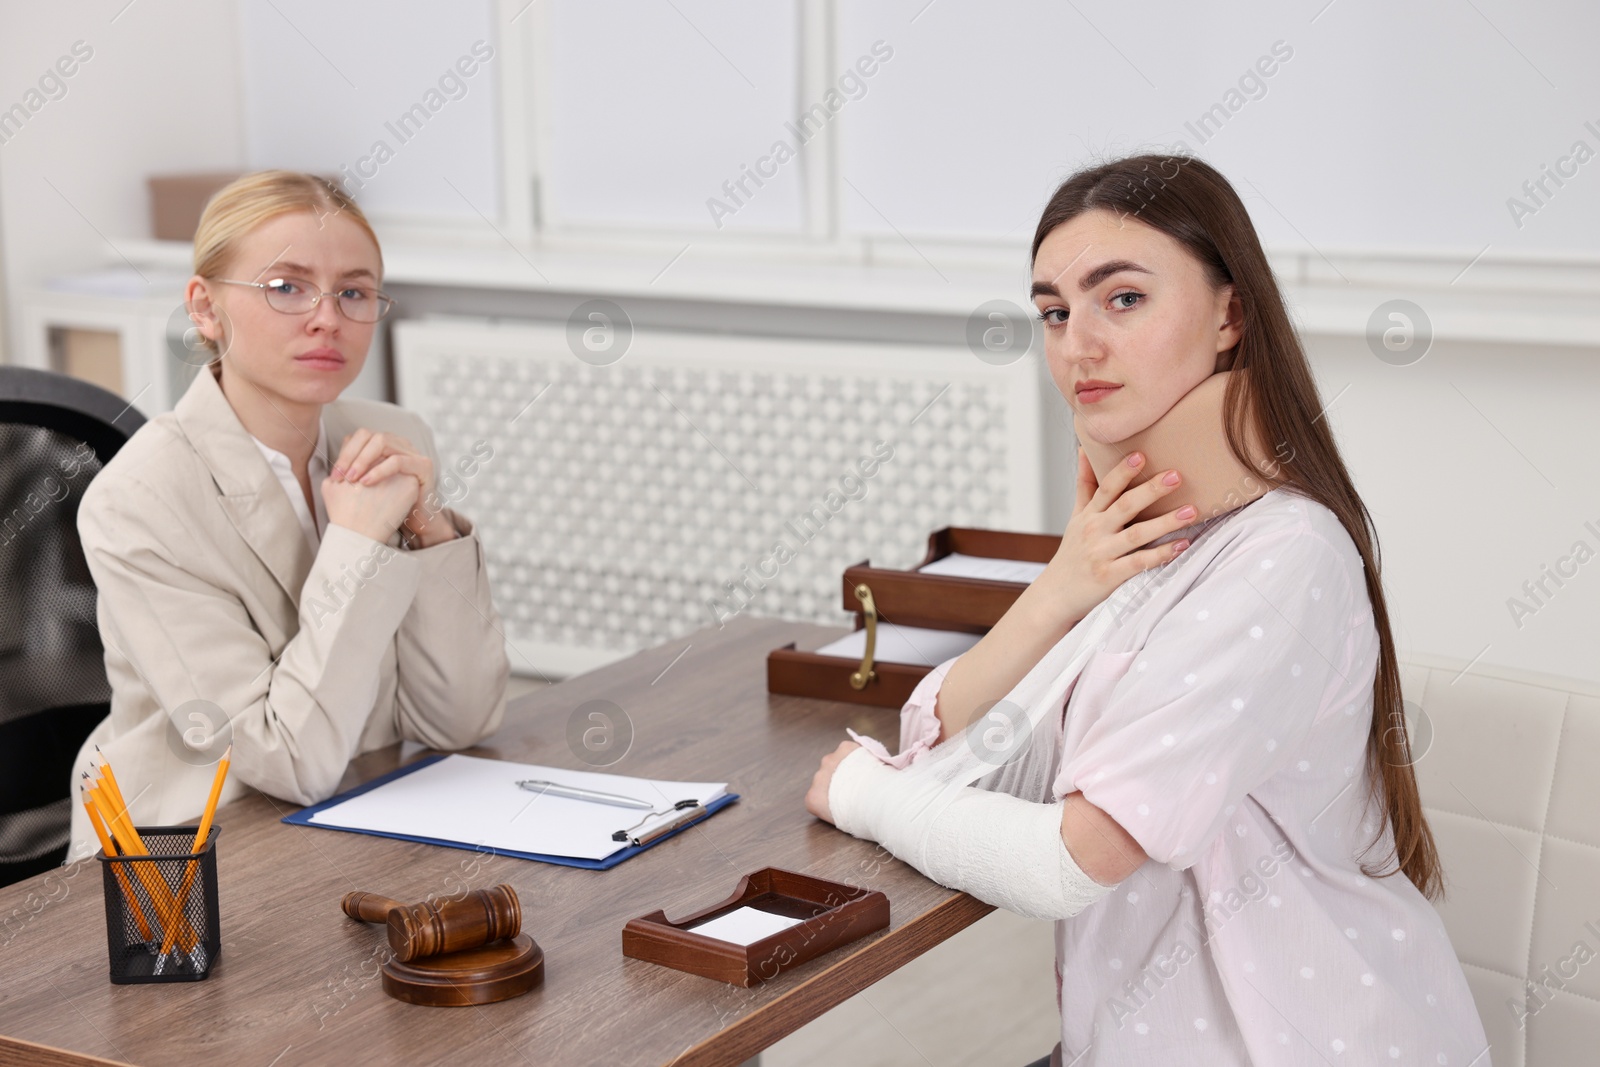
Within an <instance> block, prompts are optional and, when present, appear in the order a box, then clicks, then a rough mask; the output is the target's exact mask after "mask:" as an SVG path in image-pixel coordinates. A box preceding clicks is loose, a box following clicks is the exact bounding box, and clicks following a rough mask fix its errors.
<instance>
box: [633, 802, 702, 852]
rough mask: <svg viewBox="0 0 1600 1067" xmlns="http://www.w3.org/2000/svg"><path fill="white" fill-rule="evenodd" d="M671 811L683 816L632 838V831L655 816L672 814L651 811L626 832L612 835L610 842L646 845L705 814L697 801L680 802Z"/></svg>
mask: <svg viewBox="0 0 1600 1067" xmlns="http://www.w3.org/2000/svg"><path fill="white" fill-rule="evenodd" d="M672 811H681V812H683V814H682V815H680V816H678V817H677V818H676V819H673V820H671V821H670V822H665V823H662V824H661V825H660V826H657V827H655V828H654V829H652V830H647V831H645V832H644V833H642V834H639V835H638V836H634V833H633V831H635V830H637V829H638V828H639V827H641V826H643V825H644V824H645V823H647V822H649V821H650V820H651V819H652V818H654V817H655V816H656V815H658V814H660V815H670V814H671V813H672V812H654V811H652V812H651V813H650V814H649V815H646V816H645V817H644V818H642V819H640V820H639V821H638V822H636V823H634V824H633V825H632V826H630V827H628V828H627V829H626V830H618V831H617V832H616V833H614V834H612V835H611V840H613V841H626V842H627V843H628V844H630V845H648V844H649V843H650V842H652V841H654V840H655V839H656V838H658V837H665V836H666V835H667V834H670V833H672V831H674V830H677V829H679V828H681V827H684V826H688V825H689V824H690V823H692V822H694V821H696V820H697V819H700V818H702V817H703V816H704V815H705V813H706V809H705V805H703V804H701V803H700V802H699V801H698V800H680V801H678V802H677V803H676V804H674V805H673V806H672Z"/></svg>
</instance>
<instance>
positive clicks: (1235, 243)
mask: <svg viewBox="0 0 1600 1067" xmlns="http://www.w3.org/2000/svg"><path fill="white" fill-rule="evenodd" d="M1093 210H1104V211H1112V212H1115V213H1116V214H1117V215H1118V216H1119V217H1125V216H1131V217H1133V218H1135V219H1137V220H1138V221H1140V222H1143V223H1145V224H1146V225H1149V226H1152V227H1154V228H1155V229H1157V230H1160V231H1161V232H1162V233H1165V234H1166V235H1167V236H1169V237H1171V238H1173V239H1174V240H1176V241H1177V242H1178V243H1179V244H1181V245H1183V246H1184V247H1185V248H1186V249H1188V251H1189V253H1190V254H1191V255H1193V256H1194V258H1195V259H1196V260H1198V261H1199V262H1200V264H1201V265H1202V266H1203V267H1204V269H1205V271H1206V276H1207V278H1208V280H1209V281H1210V283H1211V286H1212V288H1213V290H1218V289H1220V288H1221V287H1222V286H1224V285H1232V286H1233V287H1234V292H1235V293H1236V294H1237V295H1238V297H1239V301H1240V304H1241V306H1242V308H1243V332H1242V334H1241V335H1240V338H1239V343H1238V344H1237V345H1236V346H1235V347H1234V349H1233V350H1232V355H1231V362H1227V363H1226V365H1225V366H1223V367H1221V368H1219V369H1224V370H1248V371H1249V372H1250V373H1249V374H1234V375H1230V376H1229V379H1230V380H1229V383H1228V389H1227V392H1226V394H1225V396H1224V400H1223V405H1224V406H1223V410H1224V412H1225V416H1226V433H1227V438H1228V448H1229V451H1231V452H1232V453H1233V455H1234V457H1235V458H1236V459H1238V460H1239V462H1240V463H1243V464H1244V465H1245V466H1246V467H1247V468H1249V469H1252V470H1257V471H1261V475H1262V481H1263V483H1264V484H1265V485H1266V486H1267V488H1268V489H1276V488H1278V487H1280V486H1290V487H1292V488H1294V489H1295V490H1297V491H1298V492H1300V493H1301V494H1303V495H1305V496H1307V497H1309V498H1310V499H1312V500H1315V501H1317V502H1319V503H1321V504H1323V505H1324V506H1326V507H1327V508H1328V509H1329V510H1330V511H1332V512H1333V513H1334V514H1335V515H1337V516H1339V521H1340V522H1341V523H1343V524H1344V528H1345V530H1346V531H1348V532H1349V534H1350V539H1351V540H1352V541H1354V542H1355V545H1356V548H1357V549H1358V550H1359V551H1360V552H1361V559H1362V563H1363V566H1364V569H1365V574H1366V582H1367V596H1368V598H1369V599H1370V600H1371V601H1372V617H1373V621H1374V623H1375V624H1376V626H1377V630H1378V648H1379V652H1378V671H1377V676H1376V678H1375V679H1374V681H1373V690H1372V697H1373V699H1372V730H1371V732H1370V733H1369V734H1368V737H1367V758H1366V765H1367V777H1368V781H1369V783H1370V788H1369V790H1368V794H1367V805H1368V810H1370V809H1371V807H1372V806H1373V805H1378V806H1380V807H1385V808H1386V809H1387V818H1388V822H1389V825H1390V826H1391V827H1392V828H1393V831H1394V850H1393V852H1391V853H1390V855H1389V856H1387V857H1385V858H1384V860H1383V862H1382V863H1381V864H1379V865H1378V867H1377V868H1368V867H1367V866H1366V865H1365V864H1363V866H1362V870H1363V871H1365V872H1366V874H1368V875H1369V876H1372V877H1388V876H1390V875H1392V874H1394V873H1396V872H1397V871H1404V872H1405V875H1406V877H1407V878H1409V879H1410V880H1411V882H1412V884H1413V885H1415V886H1416V887H1417V889H1419V890H1420V891H1421V892H1422V894H1423V896H1425V897H1427V898H1428V899H1430V900H1432V899H1436V898H1439V897H1441V896H1443V893H1444V879H1443V872H1442V871H1441V869H1440V865H1439V853H1438V850H1437V848H1435V846H1434V841H1433V833H1432V831H1431V830H1429V828H1428V821H1427V818H1426V817H1425V816H1424V814H1423V811H1422V799H1421V796H1420V795H1419V794H1418V792H1417V779H1416V774H1415V772H1414V771H1413V770H1412V762H1413V760H1412V756H1411V742H1410V738H1409V737H1408V735H1407V732H1406V729H1405V727H1404V723H1405V706H1404V703H1403V700H1402V697H1401V694H1400V671H1399V665H1398V662H1397V660H1396V658H1395V650H1394V637H1393V635H1392V634H1391V633H1390V630H1389V612H1388V608H1387V606H1386V605H1385V603H1384V597H1383V580H1382V573H1381V570H1380V564H1381V557H1380V554H1379V549H1378V538H1377V533H1376V528H1375V526H1374V524H1373V522H1372V516H1371V515H1370V514H1369V513H1368V511H1367V506H1366V504H1365V503H1363V502H1362V500H1361V497H1360V495H1359V494H1358V493H1357V492H1356V489H1355V485H1354V483H1353V482H1352V481H1351V479H1350V472H1349V471H1348V470H1346V469H1345V465H1344V460H1343V459H1342V458H1341V457H1340V455H1339V448H1338V446H1337V445H1336V444H1335V443H1334V439H1333V434H1332V433H1331V432H1330V431H1329V429H1328V420H1326V419H1320V418H1316V417H1315V416H1316V414H1317V413H1319V412H1321V411H1322V410H1323V405H1322V403H1321V402H1320V399H1319V397H1318V395H1317V387H1316V381H1315V380H1314V379H1313V378H1312V375H1311V367H1310V364H1309V363H1308V361H1307V360H1306V354H1305V350H1304V348H1302V347H1301V344H1300V338H1299V336H1298V335H1297V334H1296V333H1295V330H1294V327H1293V325H1291V323H1290V321H1289V314H1288V312H1287V310H1285V308H1284V304H1283V295H1282V294H1281V293H1280V292H1279V290H1278V283H1277V279H1275V278H1274V277H1273V274H1272V270H1271V268H1270V267H1269V266H1268V265H1267V257H1266V254H1265V253H1264V252H1263V251H1262V250H1261V243H1260V241H1259V239H1258V238H1257V237H1256V231H1255V227H1254V226H1253V225H1252V224H1251V221H1250V215H1249V213H1248V212H1247V211H1246V210H1245V207H1244V204H1243V202H1241V201H1240V199H1239V196H1238V194H1237V193H1236V192H1234V189H1233V186H1231V185H1229V184H1228V180H1227V179H1226V178H1224V177H1223V176H1222V175H1221V174H1220V173H1218V172H1217V171H1216V170H1215V169H1214V168H1213V167H1211V166H1209V165H1208V164H1206V163H1204V162H1202V161H1201V160H1198V159H1196V158H1194V157H1193V156H1188V155H1164V154H1150V155H1137V156H1130V157H1127V158H1123V159H1116V160H1111V161H1108V162H1105V163H1100V164H1097V165H1095V166H1091V167H1087V168H1085V169H1083V170H1080V171H1078V172H1077V173H1075V174H1073V175H1072V177H1070V178H1068V179H1067V180H1066V181H1065V182H1063V183H1062V184H1061V187H1060V188H1058V189H1057V190H1056V191H1055V193H1054V195H1052V196H1051V197H1050V201H1049V203H1048V204H1046V205H1045V209H1044V214H1043V215H1042V216H1041V217H1040V219H1039V228H1038V230H1037V231H1035V233H1034V237H1033V252H1032V256H1031V257H1030V261H1031V260H1032V259H1037V258H1038V255H1039V246H1040V245H1041V244H1042V243H1043V242H1044V239H1045V237H1046V236H1048V235H1049V233H1050V231H1052V230H1054V229H1055V228H1056V227H1057V226H1060V225H1061V224H1063V223H1065V222H1068V221H1069V220H1071V219H1073V218H1076V217H1077V216H1078V215H1080V214H1082V213H1083V212H1085V211H1093ZM1246 420H1252V421H1253V424H1254V425H1253V428H1254V430H1255V433H1256V438H1257V440H1260V441H1262V442H1278V443H1279V444H1278V449H1279V456H1280V460H1279V461H1278V462H1276V463H1274V465H1273V466H1274V469H1273V470H1272V471H1271V472H1270V473H1269V472H1268V471H1266V470H1263V469H1262V467H1261V464H1259V463H1257V462H1253V461H1252V459H1251V457H1250V456H1249V453H1248V451H1247V449H1246V446H1245V442H1246V441H1247V440H1248V438H1246V437H1245V436H1244V431H1245V430H1246V428H1247V423H1246ZM1285 445H1287V446H1288V450H1287V453H1284V452H1283V447H1284V446H1285ZM1382 830H1383V828H1382V826H1380V827H1379V832H1378V837H1380V838H1381V836H1382ZM1373 844H1376V839H1375V840H1374V842H1373ZM1368 847H1369V848H1370V847H1371V846H1370V845H1369V846H1368ZM1391 861H1395V862H1396V866H1395V869H1394V870H1389V871H1382V868H1383V867H1386V866H1388V865H1389V863H1390V862H1391ZM1380 872H1381V873H1380Z"/></svg>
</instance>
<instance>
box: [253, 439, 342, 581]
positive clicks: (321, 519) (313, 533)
mask: <svg viewBox="0 0 1600 1067" xmlns="http://www.w3.org/2000/svg"><path fill="white" fill-rule="evenodd" d="M250 440H252V441H254V442H255V443H256V447H257V448H259V449H261V454H262V455H263V456H265V457H266V459H267V466H269V467H271V468H272V473H274V474H276V475H277V476H278V482H279V484H281V485H282V486H283V491H284V492H285V493H287V494H289V506H290V507H292V508H294V514H295V518H297V519H299V520H300V528H301V529H302V530H304V531H305V535H306V542H307V543H308V544H309V545H310V546H311V551H312V554H315V553H316V551H317V546H318V545H320V544H321V543H322V531H324V530H326V529H327V528H328V509H327V508H326V507H325V506H323V503H322V479H324V478H326V477H327V476H328V427H327V426H326V425H325V424H324V423H323V422H322V420H321V419H318V420H317V447H316V448H314V449H312V450H311V462H310V464H309V467H310V472H311V498H312V500H314V501H315V502H316V505H317V513H316V515H315V517H313V516H312V514H311V510H310V509H309V508H307V507H306V495H305V493H303V492H301V491H300V481H299V479H297V478H296V477H295V476H294V464H292V463H290V462H289V457H288V456H286V455H284V454H283V453H282V452H279V451H278V450H277V449H275V448H269V447H268V446H267V445H265V444H263V443H262V441H261V439H260V438H259V437H257V436H256V435H255V434H251V435H250Z"/></svg>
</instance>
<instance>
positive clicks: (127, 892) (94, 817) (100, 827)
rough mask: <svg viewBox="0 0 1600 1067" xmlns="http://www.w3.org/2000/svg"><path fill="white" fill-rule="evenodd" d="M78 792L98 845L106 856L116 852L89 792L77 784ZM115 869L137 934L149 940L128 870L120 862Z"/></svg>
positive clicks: (148, 933)
mask: <svg viewBox="0 0 1600 1067" xmlns="http://www.w3.org/2000/svg"><path fill="white" fill-rule="evenodd" d="M78 792H79V793H80V794H82V796H83V806H84V809H85V810H86V811H88V813H89V825H90V826H93V827H94V835H95V836H96V837H98V838H99V839H100V847H101V849H103V850H104V851H105V854H106V855H107V856H115V855H116V854H117V846H116V845H114V844H112V843H111V835H110V834H108V833H107V832H106V827H105V823H103V822H101V821H100V813H99V812H97V811H95V809H94V805H93V804H92V803H90V802H89V792H88V790H86V789H85V788H84V787H82V786H79V787H78ZM112 866H113V867H114V868H115V869H116V874H117V882H118V884H119V885H121V886H122V896H123V899H125V900H126V901H127V902H128V907H130V908H132V909H133V921H134V922H135V923H137V924H138V927H139V936H140V937H142V938H144V939H145V940H146V941H149V940H150V924H149V923H148V922H146V921H145V917H144V909H143V908H141V907H139V896H138V894H136V893H135V892H134V891H133V883H132V882H129V881H128V872H127V871H125V870H123V869H122V864H120V863H116V864H112Z"/></svg>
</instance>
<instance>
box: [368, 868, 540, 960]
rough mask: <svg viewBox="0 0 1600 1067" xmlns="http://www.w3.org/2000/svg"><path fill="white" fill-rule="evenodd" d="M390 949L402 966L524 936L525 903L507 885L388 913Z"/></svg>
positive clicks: (425, 902)
mask: <svg viewBox="0 0 1600 1067" xmlns="http://www.w3.org/2000/svg"><path fill="white" fill-rule="evenodd" d="M387 923H388V927H389V947H390V948H391V949H392V950H393V951H394V954H395V958H396V959H397V960H399V961H400V962H401V963H410V962H411V961H412V960H418V959H423V958H426V957H428V956H437V955H440V954H443V953H446V952H460V951H462V950H463V949H469V948H478V947H479V946H481V945H487V944H488V943H489V942H491V941H500V940H502V939H506V938H512V937H516V936H517V934H519V933H521V932H522V903H521V901H519V900H518V899H517V891H516V890H515V889H512V888H511V887H510V886H509V885H503V884H502V885H497V886H494V887H492V888H490V889H472V890H468V891H467V892H465V893H463V894H462V895H461V896H459V897H453V898H451V899H449V900H446V901H444V902H443V903H441V904H435V903H433V902H432V901H423V902H422V903H420V904H411V905H401V906H398V907H394V908H391V909H389V912H388V918H387Z"/></svg>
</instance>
